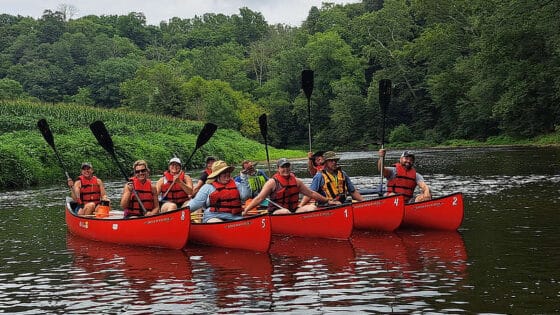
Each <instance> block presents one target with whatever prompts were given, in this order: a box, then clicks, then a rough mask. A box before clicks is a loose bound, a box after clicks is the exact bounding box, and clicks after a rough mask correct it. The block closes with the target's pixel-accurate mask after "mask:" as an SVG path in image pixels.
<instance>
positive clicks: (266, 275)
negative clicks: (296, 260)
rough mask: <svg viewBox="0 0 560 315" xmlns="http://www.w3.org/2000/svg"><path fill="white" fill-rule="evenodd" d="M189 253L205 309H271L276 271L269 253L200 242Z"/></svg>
mask: <svg viewBox="0 0 560 315" xmlns="http://www.w3.org/2000/svg"><path fill="white" fill-rule="evenodd" d="M186 252H187V253H188V255H189V257H190V260H191V264H192V266H193V272H194V274H195V275H196V276H195V279H194V282H195V286H196V291H195V292H193V294H195V295H199V296H200V297H201V298H199V300H204V301H205V304H204V305H202V307H203V308H204V309H214V307H216V310H218V309H219V310H220V313H240V312H245V311H249V310H251V309H255V308H259V309H263V308H265V309H266V308H269V307H268V306H266V305H269V304H270V303H272V271H273V268H272V263H271V260H270V255H269V253H267V252H256V251H250V250H244V249H236V248H223V247H212V246H205V245H196V244H193V245H189V246H188V247H187V249H186ZM213 303H216V305H215V306H209V305H208V304H213ZM263 305H264V306H263Z"/></svg>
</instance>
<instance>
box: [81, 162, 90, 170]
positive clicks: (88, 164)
mask: <svg viewBox="0 0 560 315" xmlns="http://www.w3.org/2000/svg"><path fill="white" fill-rule="evenodd" d="M85 167H89V168H92V166H91V162H83V163H82V167H81V168H82V169H83V168H85Z"/></svg>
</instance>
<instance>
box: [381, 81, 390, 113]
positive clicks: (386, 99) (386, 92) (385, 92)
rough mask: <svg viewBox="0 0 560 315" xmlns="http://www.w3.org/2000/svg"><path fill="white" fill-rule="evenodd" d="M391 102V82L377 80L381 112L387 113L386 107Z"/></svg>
mask: <svg viewBox="0 0 560 315" xmlns="http://www.w3.org/2000/svg"><path fill="white" fill-rule="evenodd" d="M390 102H391V80H389V79H382V80H379V106H381V110H382V111H383V112H386V111H387V107H388V106H389V103H390Z"/></svg>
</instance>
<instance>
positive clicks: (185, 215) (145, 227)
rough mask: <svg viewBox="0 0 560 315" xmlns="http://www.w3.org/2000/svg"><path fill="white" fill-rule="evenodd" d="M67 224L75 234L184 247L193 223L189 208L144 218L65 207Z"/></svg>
mask: <svg viewBox="0 0 560 315" xmlns="http://www.w3.org/2000/svg"><path fill="white" fill-rule="evenodd" d="M66 225H67V227H68V231H69V232H70V233H72V234H74V235H77V236H80V237H83V238H87V239H90V240H96V241H101V242H107V243H116V244H122V245H135V246H148V247H163V248H171V249H181V248H183V247H184V246H185V244H186V243H187V238H188V236H189V227H190V213H189V211H188V210H175V211H170V212H166V213H162V214H158V215H154V216H149V217H142V218H131V219H123V218H112V217H109V218H104V219H100V218H94V217H83V216H78V215H76V214H74V213H73V212H71V211H70V210H69V207H68V206H67V207H66Z"/></svg>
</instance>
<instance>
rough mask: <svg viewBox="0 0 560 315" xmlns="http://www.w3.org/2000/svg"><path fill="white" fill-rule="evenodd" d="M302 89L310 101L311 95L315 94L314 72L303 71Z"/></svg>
mask: <svg viewBox="0 0 560 315" xmlns="http://www.w3.org/2000/svg"><path fill="white" fill-rule="evenodd" d="M301 88H302V89H303V92H304V93H305V97H307V99H308V100H309V99H310V98H311V93H313V70H303V71H302V72H301Z"/></svg>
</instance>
